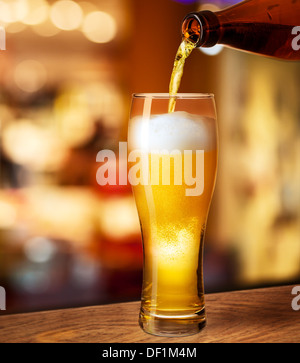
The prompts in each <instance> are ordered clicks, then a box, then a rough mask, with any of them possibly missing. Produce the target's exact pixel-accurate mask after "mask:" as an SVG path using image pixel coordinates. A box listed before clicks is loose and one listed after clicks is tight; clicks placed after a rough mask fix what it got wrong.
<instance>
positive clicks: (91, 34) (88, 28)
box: [82, 11, 117, 43]
mask: <svg viewBox="0 0 300 363" xmlns="http://www.w3.org/2000/svg"><path fill="white" fill-rule="evenodd" d="M82 32H83V34H84V35H85V36H86V37H87V39H89V40H90V41H91V42H94V43H108V42H110V41H111V40H113V38H114V37H115V36H116V33H117V24H116V21H115V19H114V18H113V17H112V16H111V15H109V14H108V13H105V12H102V11H93V12H91V13H89V14H88V15H87V16H86V17H85V18H84V21H83V25H82Z"/></svg>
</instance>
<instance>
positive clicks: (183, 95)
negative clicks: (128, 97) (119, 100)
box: [132, 93, 214, 99]
mask: <svg viewBox="0 0 300 363" xmlns="http://www.w3.org/2000/svg"><path fill="white" fill-rule="evenodd" d="M172 97H174V98H179V99H212V98H214V94H213V93H177V94H176V95H171V94H170V93H133V94H132V98H155V99H168V98H172Z"/></svg>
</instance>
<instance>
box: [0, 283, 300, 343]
mask: <svg viewBox="0 0 300 363" xmlns="http://www.w3.org/2000/svg"><path fill="white" fill-rule="evenodd" d="M292 288H293V286H283V287H272V288H263V289H255V290H244V291H234V292H226V293H217V294H209V295H206V310H207V319H208V321H207V326H206V327H205V328H204V329H203V330H202V331H201V332H200V333H199V334H196V335H192V336H188V337H178V338H166V337H156V336H152V335H149V334H146V333H144V332H143V331H142V330H141V329H140V328H139V326H138V323H137V319H138V312H139V307H140V303H139V302H129V303H121V304H112V305H102V306H92V307H84V308H74V309H64V310H54V311H43V312H36V313H27V314H15V315H3V316H0V342H2V343H4V342H90V343H94V342H97V343H176V342H178V343H179V342H180V343H200V342H228V343H229V342H249V343H250V342H260V343H264V342H274V343H275V342H277V343H278V342H297V343H299V342H300V310H299V311H294V310H293V309H292V307H291V302H292V299H293V297H294V296H293V295H291V291H292ZM0 314H1V313H0Z"/></svg>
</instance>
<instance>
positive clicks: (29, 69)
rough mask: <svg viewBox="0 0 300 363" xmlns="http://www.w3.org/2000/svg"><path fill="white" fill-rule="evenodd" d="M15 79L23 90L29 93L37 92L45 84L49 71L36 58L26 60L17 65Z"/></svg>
mask: <svg viewBox="0 0 300 363" xmlns="http://www.w3.org/2000/svg"><path fill="white" fill-rule="evenodd" d="M14 80H15V83H16V85H17V86H18V87H19V88H20V89H21V90H22V91H24V92H29V93H31V92H36V91H38V90H39V89H41V88H42V87H43V86H44V85H45V83H46V80H47V71H46V69H45V67H44V66H43V65H42V64H41V63H40V62H38V61H36V60H31V59H29V60H24V61H22V62H20V63H19V64H18V65H17V66H16V69H15V72H14Z"/></svg>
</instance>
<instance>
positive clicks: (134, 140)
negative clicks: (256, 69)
mask: <svg viewBox="0 0 300 363" xmlns="http://www.w3.org/2000/svg"><path fill="white" fill-rule="evenodd" d="M171 97H172V96H170V95H169V94H134V95H133V97H132V105H131V115H130V121H129V128H128V151H129V156H128V160H129V167H130V169H129V180H130V183H131V184H132V188H133V193H134V197H135V201H136V205H137V209H138V214H139V219H140V224H141V232H142V238H143V253H144V265H143V287H142V301H141V309H140V316H139V323H140V326H141V327H142V329H143V330H144V331H145V332H147V333H151V334H155V335H164V336H178V335H190V334H194V333H197V332H199V331H200V330H201V328H202V327H204V326H205V323H206V316H205V304H204V288H203V273H202V259H203V257H202V252H203V243H204V233H205V227H206V221H207V216H208V211H209V207H210V203H211V198H212V194H213V190H214V185H215V178H216V169H217V149H218V140H217V123H216V111H215V103H214V96H213V95H211V94H178V95H177V96H176V106H175V111H174V112H171V113H168V104H169V100H170V98H171Z"/></svg>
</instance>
